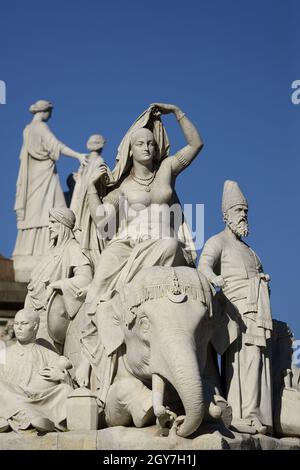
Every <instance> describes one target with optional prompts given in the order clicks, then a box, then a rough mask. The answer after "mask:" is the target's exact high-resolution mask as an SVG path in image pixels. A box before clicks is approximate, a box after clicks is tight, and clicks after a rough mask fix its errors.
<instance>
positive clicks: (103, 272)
mask: <svg viewBox="0 0 300 470" xmlns="http://www.w3.org/2000/svg"><path fill="white" fill-rule="evenodd" d="M169 113H174V115H175V117H176V118H177V121H178V123H179V124H180V127H181V129H182V131H183V133H184V136H185V138H186V140H187V145H186V146H185V147H184V148H182V149H181V150H179V151H178V152H177V153H176V154H175V156H173V157H169V156H168V152H169V142H168V138H167V134H166V132H165V129H164V127H163V125H162V122H161V120H160V114H169ZM202 146H203V144H202V140H201V138H200V135H199V133H198V131H197V129H196V128H195V126H194V125H193V124H192V123H191V122H190V121H189V119H188V118H187V117H186V115H185V114H184V113H183V112H182V111H181V110H180V109H179V108H178V107H177V106H175V105H170V104H162V103H155V104H153V105H151V106H150V108H149V109H147V110H146V111H145V112H144V113H143V114H142V115H141V116H140V117H139V118H138V119H137V120H136V121H135V123H134V124H133V125H132V126H131V128H130V129H129V131H128V132H127V134H126V135H125V137H124V139H123V141H122V142H121V145H120V146H119V149H118V155H117V165H116V167H115V169H114V170H113V171H112V177H111V178H110V183H109V184H110V186H112V190H111V191H110V192H108V194H107V196H105V197H104V198H102V199H100V197H99V193H98V191H97V188H96V186H95V184H96V183H97V182H98V179H99V178H101V179H102V180H103V178H104V177H107V176H108V174H107V169H106V167H105V165H103V166H102V167H101V169H100V170H99V172H98V176H97V178H94V180H92V182H91V184H90V187H89V191H88V194H89V206H90V211H91V215H92V217H93V220H94V222H95V224H96V225H97V229H98V235H99V236H100V238H101V237H102V238H103V239H104V238H105V234H104V232H105V230H103V229H104V227H105V226H107V224H109V221H110V220H113V219H114V218H115V219H117V221H118V223H117V224H116V231H115V233H109V234H108V237H107V238H108V240H106V245H105V247H104V249H103V251H102V253H101V255H100V257H99V261H98V268H97V269H96V272H95V275H94V279H93V282H92V283H91V285H90V287H89V290H88V293H87V298H86V304H85V307H86V308H85V314H86V327H85V330H84V332H83V337H82V345H83V351H84V352H85V358H84V359H83V361H82V363H81V365H80V366H79V368H78V370H77V381H78V383H79V384H80V385H87V384H88V380H89V371H90V365H92V366H93V370H94V372H95V374H96V376H97V378H98V379H99V383H100V391H99V399H100V401H102V402H105V393H106V387H107V386H109V383H108V382H109V380H110V379H109V377H110V376H111V374H110V371H109V369H110V370H112V365H113V361H112V360H111V359H112V357H110V358H106V354H105V353H104V354H102V351H103V347H102V346H101V340H100V337H99V331H100V330H101V326H100V325H101V318H102V317H103V316H104V315H106V313H107V309H109V308H110V302H109V300H110V299H111V298H112V297H113V295H114V292H115V291H116V290H117V289H118V286H120V285H122V284H123V283H125V282H130V281H131V280H132V279H133V277H134V276H135V275H136V274H137V273H138V272H139V271H140V270H141V269H143V268H146V267H150V266H180V265H193V262H194V260H195V247H194V245H193V242H192V240H191V237H190V234H189V231H188V229H187V227H186V225H185V223H184V220H183V215H182V212H181V209H180V205H179V204H178V202H179V201H178V199H177V196H176V193H175V189H174V187H175V181H176V178H177V176H178V175H179V174H180V173H181V171H183V170H184V169H185V168H186V167H187V166H188V165H189V164H190V163H191V162H192V160H193V159H194V158H195V157H196V155H197V154H198V153H199V151H200V150H201V148H202ZM103 181H105V180H103ZM174 203H177V207H176V208H177V210H176V209H175V212H177V214H175V219H176V218H177V223H176V221H175V223H174V220H172V217H170V210H169V209H170V207H171V206H172V205H173V204H174ZM178 212H180V214H178ZM178 215H179V218H180V221H179V222H178ZM100 336H101V335H100ZM104 382H106V383H104Z"/></svg>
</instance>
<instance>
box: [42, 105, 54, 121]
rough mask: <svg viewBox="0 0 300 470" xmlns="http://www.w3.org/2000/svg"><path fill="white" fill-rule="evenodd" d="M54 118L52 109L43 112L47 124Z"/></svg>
mask: <svg viewBox="0 0 300 470" xmlns="http://www.w3.org/2000/svg"><path fill="white" fill-rule="evenodd" d="M51 116H52V108H51V109H48V111H43V112H42V120H43V121H45V122H47V121H49V119H50V118H51Z"/></svg>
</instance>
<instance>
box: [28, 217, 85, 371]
mask: <svg viewBox="0 0 300 470" xmlns="http://www.w3.org/2000/svg"><path fill="white" fill-rule="evenodd" d="M48 224H49V232H50V243H49V242H48V254H47V256H45V257H44V258H43V259H42V260H41V261H40V262H39V263H38V264H37V265H36V267H35V268H34V269H33V271H32V273H31V279H30V282H29V284H28V294H27V297H26V299H25V307H26V308H31V309H33V310H34V311H35V312H37V313H38V314H39V317H40V328H39V332H38V340H39V342H40V343H41V344H43V345H45V346H47V347H49V348H53V347H54V349H56V350H57V352H63V351H64V352H65V354H66V355H67V356H68V357H69V358H70V360H71V361H72V362H74V363H76V354H78V352H79V350H80V346H79V335H80V330H81V327H79V326H78V324H80V321H81V318H78V315H79V310H80V308H81V307H82V306H83V303H84V299H85V293H86V288H87V286H88V285H89V284H90V282H91V280H92V269H91V266H90V261H89V259H88V258H87V257H86V256H85V255H84V254H83V253H82V251H81V249H80V245H79V243H78V242H77V241H76V239H75V237H74V233H73V229H74V226H75V215H74V212H72V211H71V209H67V208H65V209H63V208H58V209H57V208H54V209H51V210H50V214H49V222H48ZM75 322H76V323H75ZM76 330H78V332H77V331H76ZM72 355H74V357H75V360H74V358H73V357H71V356H72Z"/></svg>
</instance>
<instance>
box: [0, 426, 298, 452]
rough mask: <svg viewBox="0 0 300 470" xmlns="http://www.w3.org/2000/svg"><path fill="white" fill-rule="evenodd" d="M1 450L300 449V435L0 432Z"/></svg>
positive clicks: (153, 428)
mask: <svg viewBox="0 0 300 470" xmlns="http://www.w3.org/2000/svg"><path fill="white" fill-rule="evenodd" d="M0 450H111V451H114V450H131V451H135V450H164V451H168V450H169V451H173V450H300V439H298V438H283V439H276V438H273V437H268V436H262V435H259V434H257V435H250V434H238V433H229V434H228V435H223V434H221V432H220V431H219V430H213V429H206V432H205V430H204V431H203V433H202V434H201V435H199V436H197V437H195V438H194V439H185V438H181V437H178V436H171V437H161V436H159V435H158V429H157V427H156V426H150V427H148V428H141V429H137V428H125V427H122V426H118V427H115V428H108V429H102V430H100V431H72V432H63V433H49V434H46V435H45V436H37V435H34V434H33V433H31V432H30V431H28V432H24V434H22V435H18V434H16V433H14V432H7V433H3V434H0Z"/></svg>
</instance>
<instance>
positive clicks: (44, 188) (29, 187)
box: [13, 100, 86, 282]
mask: <svg viewBox="0 0 300 470" xmlns="http://www.w3.org/2000/svg"><path fill="white" fill-rule="evenodd" d="M52 109H53V104H52V103H51V102H50V101H45V100H39V101H37V102H36V103H35V104H33V105H32V106H30V109H29V110H30V112H31V113H33V115H34V117H33V119H32V121H31V123H30V124H28V125H27V126H26V127H25V129H24V133H23V146H22V149H21V153H20V169H19V175H18V181H17V192H16V200H15V207H14V210H15V211H16V216H17V226H18V236H17V240H16V245H15V249H14V252H13V261H14V271H15V280H16V281H20V282H28V280H29V277H30V272H31V270H32V268H33V267H34V266H35V265H36V263H37V261H38V260H39V259H40V257H41V256H44V255H45V254H46V253H47V250H48V215H49V210H50V209H52V208H53V207H66V202H65V198H64V194H63V192H62V189H61V186H60V183H59V178H58V174H57V170H56V161H57V160H58V158H59V156H60V154H63V155H66V156H68V157H72V158H76V159H78V160H79V161H80V163H81V164H83V165H84V164H85V159H86V155H85V154H81V153H78V152H75V151H74V150H72V149H70V148H69V147H67V146H66V145H65V144H63V143H62V142H60V141H59V140H57V138H56V137H55V135H54V134H53V133H52V132H51V130H50V129H49V127H48V126H47V124H46V123H47V121H48V120H49V119H50V118H51V115H52Z"/></svg>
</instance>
